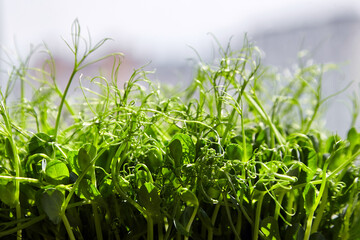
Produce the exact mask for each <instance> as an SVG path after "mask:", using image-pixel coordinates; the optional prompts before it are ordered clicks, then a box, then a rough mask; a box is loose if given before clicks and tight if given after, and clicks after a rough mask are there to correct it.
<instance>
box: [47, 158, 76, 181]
mask: <svg viewBox="0 0 360 240" xmlns="http://www.w3.org/2000/svg"><path fill="white" fill-rule="evenodd" d="M69 177H70V173H69V169H68V168H67V166H66V164H65V163H64V162H62V161H60V160H52V161H50V162H49V163H47V164H46V168H45V180H46V181H47V182H49V183H51V184H68V182H69Z"/></svg>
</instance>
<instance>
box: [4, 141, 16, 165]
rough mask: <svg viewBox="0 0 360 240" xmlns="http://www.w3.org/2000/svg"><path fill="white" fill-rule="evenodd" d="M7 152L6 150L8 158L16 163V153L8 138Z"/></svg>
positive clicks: (6, 143) (6, 142)
mask: <svg viewBox="0 0 360 240" xmlns="http://www.w3.org/2000/svg"><path fill="white" fill-rule="evenodd" d="M5 150H6V156H7V157H8V158H9V159H10V160H12V161H14V159H15V157H14V152H13V149H12V147H11V144H10V140H9V139H8V138H6V139H5Z"/></svg>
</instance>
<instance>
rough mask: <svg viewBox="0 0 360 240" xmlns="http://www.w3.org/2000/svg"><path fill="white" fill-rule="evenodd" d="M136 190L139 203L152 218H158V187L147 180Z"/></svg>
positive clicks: (159, 200)
mask: <svg viewBox="0 0 360 240" xmlns="http://www.w3.org/2000/svg"><path fill="white" fill-rule="evenodd" d="M137 192H138V197H139V204H140V205H141V206H143V207H144V208H145V209H146V210H147V211H148V212H149V213H150V214H151V216H152V217H153V218H154V220H155V219H159V217H160V204H161V198H160V195H159V194H160V192H159V189H158V188H157V187H155V186H154V184H153V183H149V182H147V183H145V184H144V185H142V186H141V188H140V189H139V190H138V191H137Z"/></svg>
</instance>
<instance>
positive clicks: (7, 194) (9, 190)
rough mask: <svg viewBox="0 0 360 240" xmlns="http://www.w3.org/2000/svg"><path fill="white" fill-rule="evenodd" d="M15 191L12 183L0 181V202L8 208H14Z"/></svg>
mask: <svg viewBox="0 0 360 240" xmlns="http://www.w3.org/2000/svg"><path fill="white" fill-rule="evenodd" d="M15 191H16V188H15V182H14V181H9V182H8V181H4V180H1V181H0V200H1V201H2V202H3V203H5V204H6V205H8V206H10V207H15V206H16V202H17V201H16V198H15Z"/></svg>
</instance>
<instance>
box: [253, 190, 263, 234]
mask: <svg viewBox="0 0 360 240" xmlns="http://www.w3.org/2000/svg"><path fill="white" fill-rule="evenodd" d="M264 196H265V192H261V193H260V195H259V197H258V200H257V203H256V212H255V222H254V229H253V240H257V239H258V237H259V232H260V214H261V207H262V202H263V200H264Z"/></svg>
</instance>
